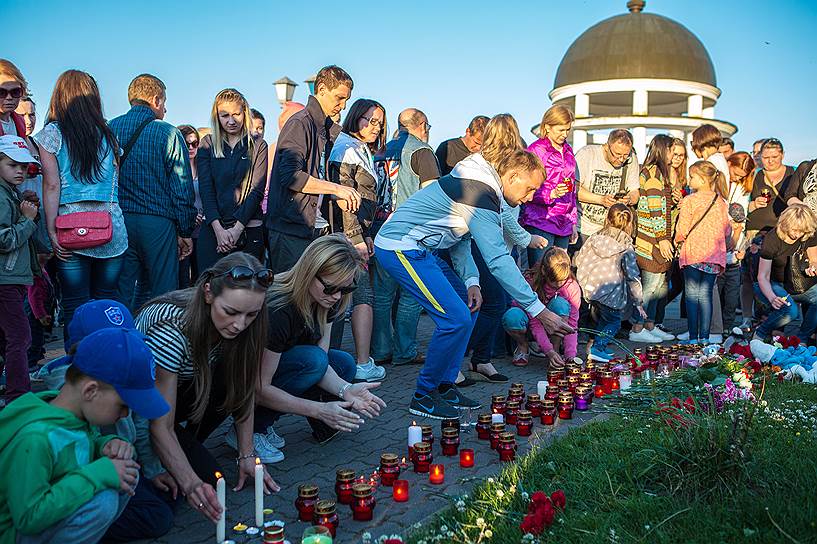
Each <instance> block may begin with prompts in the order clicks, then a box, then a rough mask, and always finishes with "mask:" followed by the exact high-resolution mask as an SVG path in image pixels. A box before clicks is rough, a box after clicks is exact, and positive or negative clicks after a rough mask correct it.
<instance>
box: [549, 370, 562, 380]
mask: <svg viewBox="0 0 817 544" xmlns="http://www.w3.org/2000/svg"><path fill="white" fill-rule="evenodd" d="M564 377H565V371H564V370H548V383H556V381H557V380H561V379H562V378H564Z"/></svg>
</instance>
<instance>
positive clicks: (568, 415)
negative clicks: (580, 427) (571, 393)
mask: <svg viewBox="0 0 817 544" xmlns="http://www.w3.org/2000/svg"><path fill="white" fill-rule="evenodd" d="M559 419H573V398H572V397H571V398H569V399H567V398H564V397H561V398H560V399H559Z"/></svg>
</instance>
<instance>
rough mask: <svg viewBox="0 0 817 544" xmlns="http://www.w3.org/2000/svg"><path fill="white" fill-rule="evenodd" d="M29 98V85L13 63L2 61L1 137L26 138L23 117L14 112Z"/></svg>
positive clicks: (0, 64) (0, 95) (0, 91)
mask: <svg viewBox="0 0 817 544" xmlns="http://www.w3.org/2000/svg"><path fill="white" fill-rule="evenodd" d="M26 96H28V83H26V79H25V78H24V77H23V73H22V72H21V71H20V69H19V68H17V67H16V66H15V65H14V63H13V62H11V61H10V60H6V59H0V136H19V137H20V138H25V137H26V125H25V120H24V119H23V116H22V115H20V114H18V113H16V112H15V111H14V110H16V109H17V106H18V105H19V104H20V99H22V98H24V97H26Z"/></svg>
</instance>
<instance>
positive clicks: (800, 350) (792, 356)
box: [749, 339, 817, 372]
mask: <svg viewBox="0 0 817 544" xmlns="http://www.w3.org/2000/svg"><path fill="white" fill-rule="evenodd" d="M786 340H788V339H786ZM749 346H750V348H751V351H752V354H753V355H754V356H755V357H757V359H758V360H760V361H761V362H763V363H771V364H772V365H777V366H779V367H781V368H782V369H784V370H788V369H790V368H793V367H795V366H800V367H802V368H803V369H804V370H806V371H809V372H810V371H811V370H812V368H814V366H815V363H817V347H815V346H806V345H805V344H798V345H797V346H790V347H787V348H782V347H776V346H774V345H771V344H766V343H765V342H762V341H760V340H752V341H751V342H750V343H749Z"/></svg>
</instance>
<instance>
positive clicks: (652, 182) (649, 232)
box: [635, 165, 672, 274]
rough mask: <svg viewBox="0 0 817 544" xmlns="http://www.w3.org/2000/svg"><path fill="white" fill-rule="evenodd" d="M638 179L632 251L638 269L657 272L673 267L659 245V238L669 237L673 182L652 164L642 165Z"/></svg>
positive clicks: (669, 238) (665, 238)
mask: <svg viewBox="0 0 817 544" xmlns="http://www.w3.org/2000/svg"><path fill="white" fill-rule="evenodd" d="M639 181H640V191H641V196H640V197H639V199H638V222H637V230H636V236H635V253H636V256H637V260H638V267H639V268H641V270H646V271H647V272H652V273H655V274H658V273H661V272H666V271H667V270H669V269H670V268H671V267H672V261H668V260H666V259H664V257H662V256H661V251H660V250H659V249H658V242H660V241H662V240H668V241H671V240H672V218H671V215H670V204H671V202H672V185H670V184H669V183H667V182H666V181H665V180H664V179H663V176H662V175H661V172H659V171H658V168H657V167H656V166H655V165H653V166H648V167H645V168H642V169H641V175H640V177H639Z"/></svg>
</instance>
